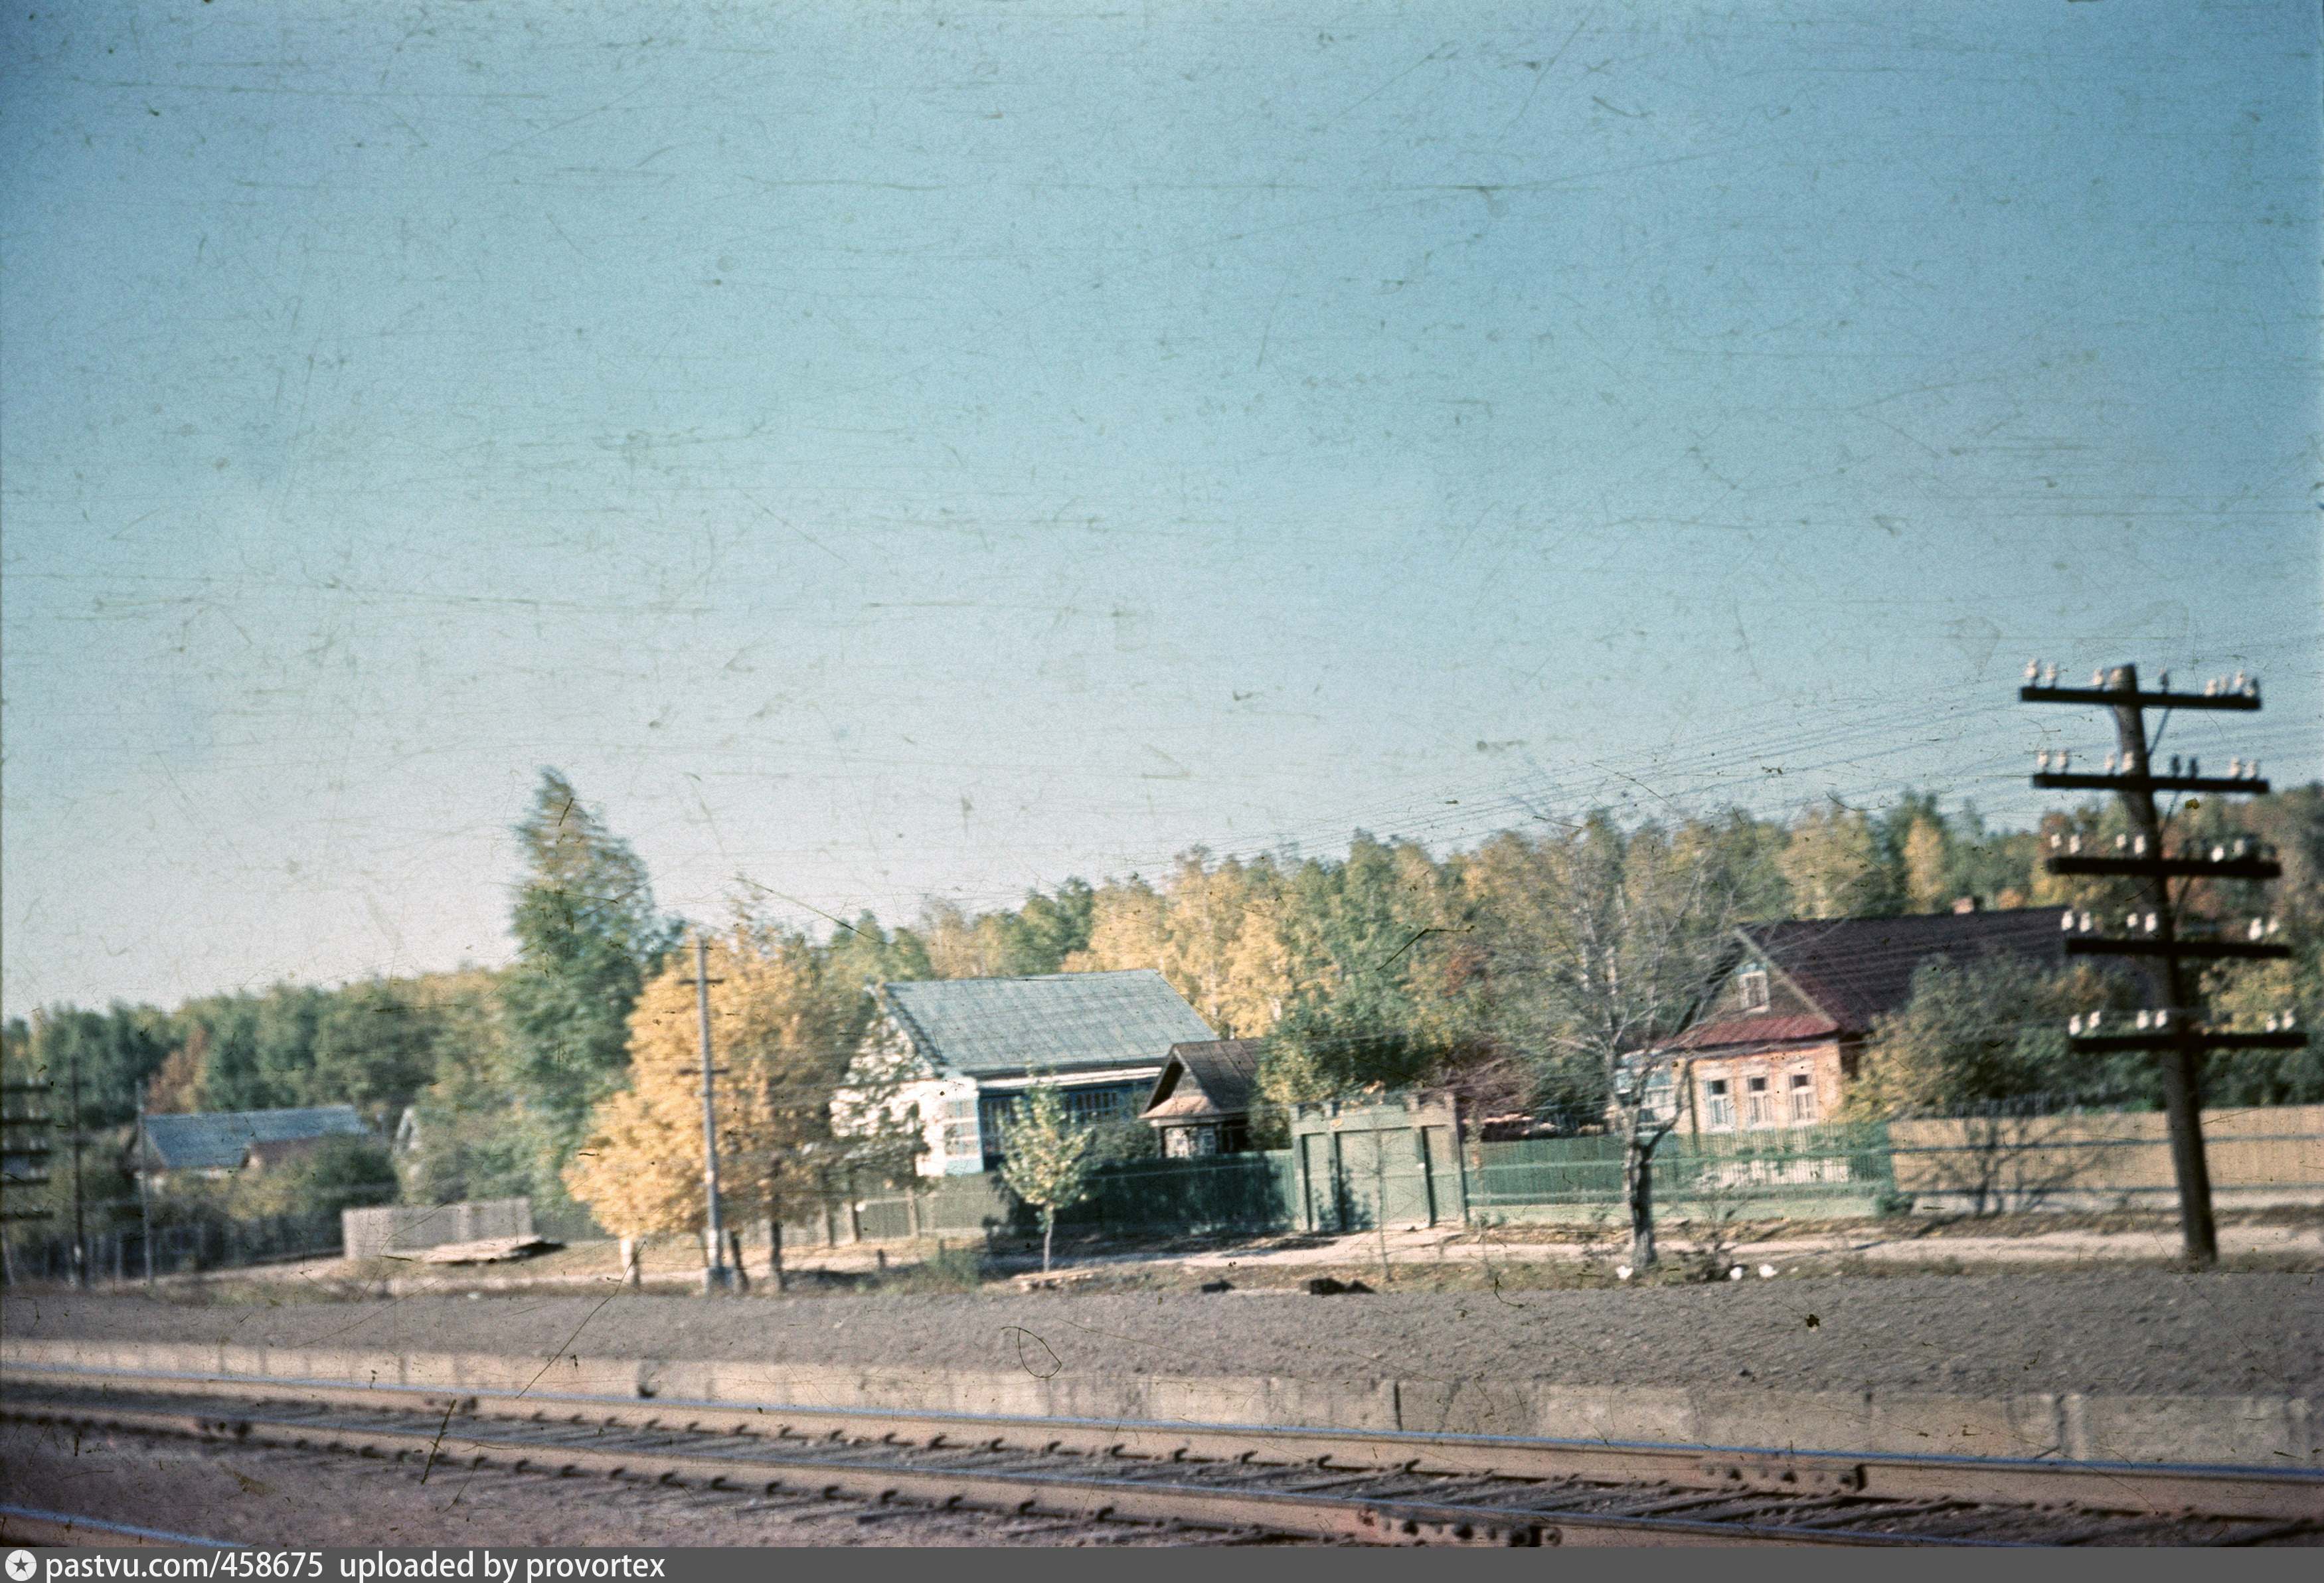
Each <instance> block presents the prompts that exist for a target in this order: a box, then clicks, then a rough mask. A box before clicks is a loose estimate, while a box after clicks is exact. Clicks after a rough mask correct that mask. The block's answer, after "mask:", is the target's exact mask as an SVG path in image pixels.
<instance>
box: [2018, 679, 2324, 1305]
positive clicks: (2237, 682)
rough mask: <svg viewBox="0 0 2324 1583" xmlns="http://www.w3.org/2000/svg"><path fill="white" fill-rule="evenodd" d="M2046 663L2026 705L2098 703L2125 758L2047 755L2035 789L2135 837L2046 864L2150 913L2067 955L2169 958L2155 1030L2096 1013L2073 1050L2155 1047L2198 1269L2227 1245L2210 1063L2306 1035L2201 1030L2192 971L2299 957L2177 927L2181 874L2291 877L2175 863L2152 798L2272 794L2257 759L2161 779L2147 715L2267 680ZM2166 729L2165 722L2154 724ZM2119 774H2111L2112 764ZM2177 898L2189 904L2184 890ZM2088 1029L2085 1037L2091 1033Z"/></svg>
mask: <svg viewBox="0 0 2324 1583" xmlns="http://www.w3.org/2000/svg"><path fill="white" fill-rule="evenodd" d="M2039 671H2040V662H2039V661H2038V660H2037V661H2036V662H2034V664H2033V665H2030V666H2028V667H2026V670H2025V676H2026V686H2024V687H2023V688H2021V689H2020V690H2019V692H2018V698H2019V699H2020V700H2021V701H2022V702H2024V703H2027V704H2084V705H2090V704H2096V705H2098V706H2101V707H2104V708H2107V709H2111V710H2112V711H2113V712H2114V719H2115V739H2116V743H2117V744H2118V754H2117V755H2115V756H2109V758H2108V759H2107V772H2106V773H2105V774H2102V775H2089V774H2082V775H2076V774H2073V773H2071V772H2070V765H2069V761H2068V756H2067V755H2065V754H2062V753H2061V754H2060V755H2059V756H2058V757H2059V763H2058V768H2056V769H2055V770H2052V769H2051V768H2050V767H2049V759H2050V755H2049V754H2047V753H2043V755H2042V759H2041V770H2040V772H2039V773H2037V774H2036V775H2035V776H2034V777H2033V784H2034V785H2035V786H2037V787H2048V788H2057V789H2071V790H2088V791H2111V792H2115V793H2116V794H2118V795H2119V796H2121V798H2122V804H2123V810H2124V812H2125V813H2126V815H2128V816H2129V823H2130V833H2129V834H2127V835H2126V836H2122V837H2117V838H2116V855H2113V856H2100V855H2098V854H2097V853H2095V852H2093V853H2090V854H2084V853H2083V852H2081V851H2080V837H2079V836H2077V837H2075V838H2073V842H2072V844H2071V846H2070V847H2069V848H2067V850H2064V851H2058V852H2056V853H2054V854H2053V855H2052V856H2051V857H2050V858H2049V859H2048V861H2046V863H2045V865H2044V866H2045V867H2046V868H2047V869H2048V870H2049V871H2050V872H2051V873H2052V874H2093V875H2096V874H2116V875H2122V876H2125V877H2126V878H2129V879H2135V880H2136V881H2137V890H2136V894H2137V896H2138V897H2139V901H2138V903H2137V907H2138V908H2139V910H2138V911H2137V912H2135V913H2133V914H2132V915H2131V918H2130V920H2129V924H2130V926H2131V927H2133V928H2136V926H2137V922H2138V920H2139V919H2140V917H2141V916H2142V915H2144V930H2143V933H2144V936H2145V937H2144V938H2143V939H2140V938H2132V939H2127V940H2123V939H2106V938H2086V937H2084V936H2082V935H2081V934H2076V935H2074V936H2073V937H2070V938H2069V939H2068V940H2067V942H2066V953H2067V954H2068V955H2070V956H2137V957H2155V958H2160V959H2161V961H2162V962H2163V984H2162V986H2161V988H2162V992H2163V1005H2162V1006H2161V1007H2159V1008H2149V1009H2148V1010H2146V1011H2142V1012H2140V1013H2139V1014H2138V1026H2139V1027H2141V1028H2143V1029H2151V1030H2152V1031H2151V1032H2144V1033H2136V1034H2100V1033H2099V1032H2098V1025H2099V1019H2098V1017H2097V1016H2096V1015H2094V1016H2092V1017H2090V1018H2089V1022H2088V1024H2087V1025H2085V1024H2084V1022H2083V1019H2081V1018H2080V1017H2077V1018H2076V1019H2074V1021H2075V1026H2074V1029H2073V1032H2074V1035H2075V1037H2074V1038H2073V1040H2072V1048H2073V1051H2074V1053H2075V1054H2078V1055H2101V1054H2116V1053H2119V1052H2127V1051H2147V1052H2152V1053H2153V1054H2155V1055H2156V1056H2158V1057H2159V1058H2160V1059H2159V1064H2160V1067H2161V1074H2162V1078H2163V1109H2164V1110H2165V1112H2166V1114H2167V1115H2168V1118H2169V1120H2170V1126H2171V1164H2172V1171H2173V1173H2174V1174H2175V1175H2176V1177H2177V1180H2178V1183H2179V1227H2180V1233H2181V1237H2182V1238H2183V1239H2184V1243H2185V1247H2186V1255H2187V1260H2188V1262H2189V1263H2190V1264H2192V1265H2213V1264H2217V1263H2218V1257H2219V1238H2218V1229H2217V1227H2216V1226H2215V1225H2214V1224H2213V1221H2212V1219H2211V1176H2210V1167H2209V1164H2208V1163H2207V1161H2206V1160H2205V1158H2204V1153H2203V1127H2202V1100H2203V1065H2204V1059H2205V1057H2206V1056H2207V1055H2208V1054H2209V1052H2211V1051H2213V1050H2232V1049H2269V1050H2286V1049H2300V1048H2301V1047H2303V1046H2304V1045H2305V1044H2306V1043H2307V1035H2305V1034H2302V1033H2299V1032H2296V1031H2293V1030H2292V1029H2291V1028H2289V1027H2287V1028H2286V1029H2284V1030H2283V1031H2282V1032H2277V1031H2275V1030H2274V1028H2273V1024H2272V1023H2271V1025H2270V1029H2269V1031H2267V1032H2265V1033H2231V1032H2227V1031H2224V1030H2214V1029H2211V1028H2209V1027H2207V1026H2205V1025H2204V1022H2203V1018H2202V1014H2201V1011H2200V1008H2198V1007H2197V1006H2195V1005H2194V1004H2193V1002H2194V1000H2195V999H2196V996H2195V995H2194V993H2193V985H2192V984H2191V982H2190V974H2189V972H2188V970H2187V968H2186V966H2185V964H2186V963H2187V962H2218V961H2223V960H2227V959H2233V958H2243V959H2255V958H2280V957H2287V956H2290V955H2291V954H2292V950H2291V948H2290V947H2289V946H2283V945H2272V944H2269V943H2265V942H2264V941H2262V940H2260V939H2259V938H2258V935H2259V934H2260V933H2263V932H2264V928H2255V931H2254V934H2253V938H2251V939H2249V940H2189V939H2183V938H2181V931H2180V920H2179V918H2178V916H2177V914H2176V912H2175V911H2174V909H2173V907H2172V900H2171V881H2172V879H2278V878H2281V877H2282V873H2283V870H2282V868H2281V867H2280V866H2278V865H2277V864H2276V863H2275V862H2274V861H2273V860H2271V859H2268V858H2266V857H2264V856H2261V857H2252V856H2248V855H2246V854H2245V853H2244V852H2242V851H2228V850H2227V849H2226V848H2224V847H2219V848H2214V849H2212V851H2210V852H2209V854H2208V855H2206V854H2204V853H2202V852H2199V851H2196V850H2194V849H2193V848H2192V847H2190V846H2182V847H2181V850H2180V851H2179V852H2178V853H2177V854H2176V855H2175V856H2174V855H2172V852H2171V851H2169V849H2168V848H2167V847H2166V846H2165V844H2164V840H2163V818H2162V816H2161V815H2159V814H2158V813H2157V812H2156V811H2155V806H2154V794H2155V793H2156V792H2158V791H2166V792H2190V793H2209V794H2212V795H2214V796H2256V795H2259V794H2261V793H2264V792H2265V791H2266V790H2267V789H2268V785H2267V782H2266V781H2264V780H2263V779H2261V778H2259V767H2258V766H2257V765H2256V764H2254V765H2252V766H2250V768H2248V769H2244V768H2243V767H2242V766H2241V765H2240V763H2238V765H2237V766H2236V768H2237V769H2238V770H2239V771H2240V772H2239V773H2236V774H2233V775H2228V776H2224V777H2221V776H2204V775H2201V774H2199V773H2198V769H2199V764H2198V763H2196V762H2193V761H2190V763H2189V765H2188V767H2187V773H2186V774H2184V775H2181V774H2180V773H2179V760H2178V759H2175V758H2174V759H2172V761H2171V772H2170V773H2169V774H2167V775H2157V774H2155V773H2154V766H2153V759H2152V757H2151V750H2152V748H2153V738H2152V737H2150V736H2149V735H2148V734H2147V731H2146V719H2145V712H2146V711H2147V710H2149V709H2161V710H2163V711H2164V712H2165V717H2166V718H2167V717H2168V712H2169V711H2171V710H2172V709H2233V710H2244V711H2251V710H2256V709H2258V708H2259V706H2260V703H2259V679H2258V678H2257V677H2256V676H2254V677H2250V678H2246V677H2245V676H2243V674H2242V673H2241V672H2238V673H2236V676H2235V678H2234V680H2233V682H2232V683H2231V684H2230V683H2227V682H2214V683H2210V684H2209V685H2207V686H2206V687H2205V689H2204V690H2203V691H2202V692H2200V693H2174V692H2172V691H2171V676H2170V673H2169V672H2168V671H2165V672H2164V673H2163V687H2162V690H2161V691H2159V692H2153V693H2143V692H2141V691H2139V687H2138V667H2136V666H2135V665H2123V666H2116V667H2115V668H2114V669H2113V670H2112V671H2108V672H2101V673H2099V674H2097V675H2094V676H2091V678H2090V686H2088V687H2061V686H2058V667H2056V666H2052V667H2050V670H2049V675H2048V676H2047V677H2046V678H2044V677H2043V676H2040V675H2039V674H2038V673H2039ZM2156 730H2157V732H2158V734H2159V732H2160V731H2161V727H2160V726H2158V727H2157V728H2156ZM2116 757H2118V758H2119V760H2120V765H2121V768H2118V769H2117V768H2115V762H2116ZM2051 843H2052V846H2053V847H2058V846H2060V845H2061V844H2062V838H2061V837H2059V836H2056V835H2052V837H2051ZM2180 894H2181V898H2182V899H2183V897H2185V894H2186V889H2185V887H2184V886H2183V885H2182V886H2181V890H2180ZM2082 919H2083V927H2084V928H2085V929H2087V928H2088V927H2089V915H2088V914H2087V913H2086V914H2084V915H2082ZM2067 925H2068V927H2072V925H2073V915H2072V914H2070V913H2069V914H2068V915H2067ZM2084 1026H2088V1027H2089V1030H2090V1031H2089V1035H2087V1036H2085V1035H2084V1034H2083V1028H2084Z"/></svg>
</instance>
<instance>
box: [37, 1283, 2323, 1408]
mask: <svg viewBox="0 0 2324 1583" xmlns="http://www.w3.org/2000/svg"><path fill="white" fill-rule="evenodd" d="M0 1322H5V1330H6V1333H7V1334H8V1335H10V1336H12V1337H14V1338H18V1339H32V1338H36V1337H48V1336H83V1337H92V1338H107V1339H151V1340H157V1341H212V1342H235V1343H240V1344H244V1345H272V1346H281V1347H297V1348H349V1349H353V1348H364V1349H370V1348H379V1349H389V1350H398V1351H431V1352H432V1351H493V1352H503V1353H508V1354H512V1355H524V1356H536V1357H541V1358H548V1357H549V1356H553V1355H562V1354H565V1353H569V1352H580V1353H583V1354H585V1355H591V1356H597V1357H650V1358H753V1359H764V1360H770V1361H788V1362H796V1363H807V1364H840V1365H874V1364H876V1365H882V1366H887V1367H900V1368H930V1369H964V1370H978V1371H1006V1370H1012V1369H1017V1368H1022V1367H1032V1365H1030V1364H1028V1362H1027V1358H1028V1356H1030V1357H1031V1358H1033V1359H1034V1360H1035V1362H1036V1363H1037V1365H1038V1368H1037V1372H1040V1373H1045V1374H1046V1373H1047V1372H1050V1371H1051V1370H1052V1369H1053V1368H1062V1369H1065V1370H1068V1371H1072V1372H1075V1373H1086V1374H1145V1375H1169V1376H1188V1375H1278V1376H1301V1377H1308V1378H1321V1379H1368V1378H1387V1377H1395V1378H1402V1379H1443V1380H1450V1379H1496V1378H1498V1379H1538V1380H1551V1381H1556V1382H1559V1383H1563V1384H1571V1385H1732V1384H1744V1383H1748V1385H1754V1386H1757V1387H1758V1388H1763V1389H1775V1390H1782V1391H1787V1392H1796V1391H1818V1390H1847V1389H1864V1388H1869V1389H1875V1390H1884V1391H1890V1392H1895V1391H1928V1392H1941V1393H1945V1394H1969V1395H1985V1394H2018V1393H2023V1392H2029V1391H2083V1392H2090V1393H2099V1394H2163V1395H2175V1394H2190V1395H2269V1396H2273V1395H2284V1394H2301V1393H2303V1392H2307V1391H2312V1390H2314V1389H2315V1388H2317V1387H2318V1386H2319V1385H2324V1286H2319V1277H2318V1276H2316V1275H2180V1274H2171V1273H2167V1272H2161V1271H2153V1270H2126V1271H2121V1272H2116V1273H2103V1274H2088V1275H2080V1274H2077V1275H2032V1274H2027V1275H1967V1276H1961V1275H1956V1276H1926V1277H1921V1276H1912V1277H1898V1278H1891V1279H1886V1280H1849V1279H1838V1278H1834V1279H1812V1280H1790V1279H1786V1280H1776V1281H1766V1282H1761V1281H1757V1280H1751V1281H1746V1282H1742V1283H1738V1284H1730V1285H1710V1286H1681V1287H1663V1288H1655V1289H1646V1290H1632V1289H1623V1290H1611V1291H1535V1292H1521V1293H1504V1294H1499V1295H1497V1294H1495V1293H1491V1292H1485V1293H1454V1292H1446V1293H1409V1294H1407V1293H1393V1292H1390V1293H1379V1294H1375V1295H1369V1296H1345V1297H1328V1298H1316V1297H1308V1296H1304V1295H1291V1294H1284V1293H1267V1294H1263V1295H1261V1294H1252V1293H1223V1294H1215V1295H1213V1294H1201V1293H1188V1292H1167V1293H1113V1294H1084V1295H1066V1294H1051V1293H1041V1294H1035V1295H1029V1296H1018V1295H999V1294H990V1293H987V1294H978V1295H966V1294H958V1295H911V1296H908V1295H901V1294H894V1293H890V1294H883V1295H867V1296H860V1297H850V1298H841V1299H833V1298H788V1299H784V1298H765V1297H756V1296H753V1297H733V1298H721V1299H715V1300H708V1299H704V1298H700V1297H669V1296H658V1295H644V1294H636V1293H621V1294H619V1295H616V1296H613V1297H612V1298H610V1299H607V1298H600V1297H596V1296H589V1297H542V1296H539V1295H537V1294H522V1295H516V1296H509V1297H486V1298H483V1299H461V1298H441V1297H425V1298H406V1299H402V1300H401V1301H392V1302H340V1303H313V1304H288V1305H281V1306H274V1305H263V1304H254V1305H250V1306H215V1307H207V1308H189V1307H179V1306H173V1305H171V1304H168V1303H160V1302H147V1301H143V1300H141V1299H136V1298H119V1297H102V1296H93V1295H92V1296H80V1295H74V1294H65V1295H52V1296H42V1297H39V1298H12V1299H9V1300H8V1301H6V1302H5V1304H0ZM1053 1360H1054V1361H1053Z"/></svg>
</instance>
